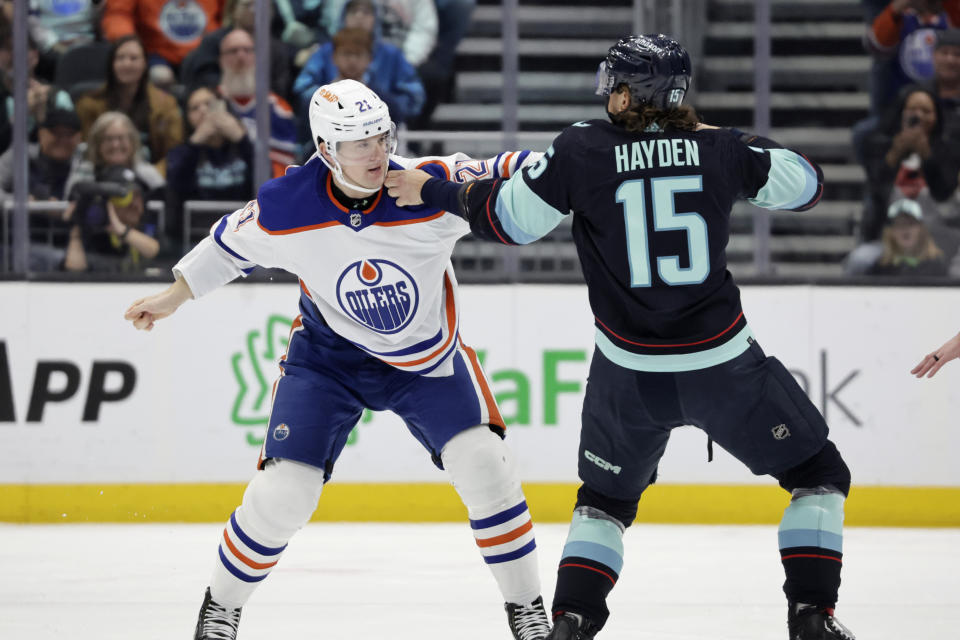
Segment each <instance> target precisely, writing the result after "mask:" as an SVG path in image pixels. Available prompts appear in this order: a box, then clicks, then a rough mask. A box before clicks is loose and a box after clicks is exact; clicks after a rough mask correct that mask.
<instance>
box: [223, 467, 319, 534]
mask: <svg viewBox="0 0 960 640" xmlns="http://www.w3.org/2000/svg"><path fill="white" fill-rule="evenodd" d="M322 491H323V470H322V469H318V468H317V467H312V466H310V465H308V464H303V463H301V462H294V461H293V460H284V459H276V458H275V459H273V460H270V461H268V462H267V465H266V466H265V467H264V469H263V470H262V471H259V472H257V475H256V476H254V478H253V480H251V481H250V484H249V485H247V490H246V492H245V493H244V494H243V504H242V505H241V506H240V508H239V509H237V520H238V522H240V524H241V527H242V528H243V529H244V530H248V531H249V532H250V533H251V534H252V535H256V536H257V537H258V538H259V539H260V540H262V541H263V542H267V541H273V542H278V543H282V544H286V541H287V540H289V539H290V537H291V536H293V534H294V533H296V532H297V530H298V529H300V528H301V527H303V525H305V524H306V523H307V522H308V521H309V520H310V516H311V515H312V514H313V512H314V511H315V510H316V508H317V501H318V500H320V493H321V492H322Z"/></svg>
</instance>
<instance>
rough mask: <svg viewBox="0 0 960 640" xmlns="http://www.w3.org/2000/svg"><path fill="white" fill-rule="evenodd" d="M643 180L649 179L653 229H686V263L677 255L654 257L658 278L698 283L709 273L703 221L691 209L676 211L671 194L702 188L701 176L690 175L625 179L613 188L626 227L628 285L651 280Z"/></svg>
mask: <svg viewBox="0 0 960 640" xmlns="http://www.w3.org/2000/svg"><path fill="white" fill-rule="evenodd" d="M647 182H649V183H650V190H651V191H650V193H651V201H652V202H653V230H654V232H657V231H680V230H683V231H686V232H687V247H688V249H689V251H690V260H689V263H688V264H689V266H688V267H681V266H680V256H659V257H657V273H658V274H659V275H660V279H661V280H663V281H664V282H665V283H667V284H668V285H670V286H680V285H690V284H700V283H701V282H703V281H704V280H706V279H707V276H708V275H709V274H710V247H709V246H708V242H707V223H706V221H704V219H703V218H702V217H700V214H698V213H696V212H694V211H690V212H683V213H678V212H677V211H676V203H675V201H674V197H673V196H674V194H676V193H683V192H690V191H703V176H699V175H694V176H677V177H673V178H650V179H649V180H645V179H639V180H627V181H626V182H624V183H623V184H621V185H620V186H619V187H618V188H617V202H619V203H622V204H623V218H624V224H625V225H626V231H627V260H628V262H629V263H630V286H632V287H649V286H650V285H652V284H653V276H652V274H651V268H652V267H651V264H650V240H649V238H647V210H646V209H647V206H646V199H645V198H644V191H645V189H646V188H647V187H646V183H647Z"/></svg>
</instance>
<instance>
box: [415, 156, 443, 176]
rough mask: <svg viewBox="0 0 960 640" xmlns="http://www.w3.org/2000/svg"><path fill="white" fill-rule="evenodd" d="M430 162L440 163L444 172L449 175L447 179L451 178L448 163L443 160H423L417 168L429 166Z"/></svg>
mask: <svg viewBox="0 0 960 640" xmlns="http://www.w3.org/2000/svg"><path fill="white" fill-rule="evenodd" d="M428 164H436V165H440V166H441V167H442V168H443V173H444V174H445V175H446V176H447V180H449V179H450V168H449V167H447V165H446V164H444V163H443V162H440V161H439V160H424V161H423V162H421V163H420V164H418V165H417V166H416V168H417V169H420V168H421V167H425V166H427V165H428Z"/></svg>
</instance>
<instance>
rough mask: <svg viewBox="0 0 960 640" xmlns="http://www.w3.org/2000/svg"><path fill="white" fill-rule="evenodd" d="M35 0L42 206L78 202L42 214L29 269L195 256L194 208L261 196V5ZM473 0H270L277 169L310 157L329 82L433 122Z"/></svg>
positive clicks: (9, 5) (401, 114)
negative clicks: (188, 215) (316, 99)
mask: <svg viewBox="0 0 960 640" xmlns="http://www.w3.org/2000/svg"><path fill="white" fill-rule="evenodd" d="M14 1H17V2H19V1H21V0H0V204H2V202H3V201H5V200H8V199H9V198H10V197H11V195H12V191H13V167H14V162H13V156H12V153H13V150H12V148H11V145H12V138H13V135H12V127H13V122H14V120H13V116H14V113H13V112H14V101H13V73H14V65H13V53H12V49H13V31H12V28H13V13H14V9H13V5H14ZM23 1H25V2H28V22H29V33H28V36H27V39H28V47H29V61H28V69H29V87H28V91H27V104H28V108H29V113H28V114H27V118H28V134H27V135H28V191H29V198H30V200H31V201H52V202H67V203H68V204H67V205H66V206H65V207H61V209H63V210H62V211H57V212H56V214H55V215H56V218H55V219H53V220H52V221H51V219H49V218H48V219H47V220H45V221H44V222H43V224H40V222H39V220H35V218H38V216H39V215H42V214H37V215H31V218H30V233H31V247H30V252H29V257H30V259H29V268H30V269H31V270H34V271H43V270H67V271H88V270H90V271H109V272H118V271H119V272H130V271H139V270H141V269H143V268H144V266H145V265H148V264H150V261H151V260H152V259H157V258H159V259H161V260H162V259H164V258H167V259H171V260H172V259H175V258H176V257H177V256H179V255H180V253H181V252H182V251H183V250H184V246H183V237H184V236H183V227H184V203H185V202H187V201H191V200H216V201H234V202H237V201H245V200H249V199H250V198H251V197H253V196H254V193H255V187H254V177H253V167H254V143H255V141H256V140H257V135H258V131H257V123H256V82H255V76H256V47H255V43H254V35H255V29H254V26H255V10H256V2H255V0H192V1H191V2H179V1H175V0H75V1H72V2H54V1H51V0H23ZM475 5H476V0H272V2H270V16H271V22H270V44H269V47H270V93H269V101H270V131H269V133H268V134H267V137H268V141H269V142H268V148H269V155H270V161H271V165H272V173H273V175H274V176H279V175H282V174H283V172H284V170H285V168H286V166H287V165H289V164H292V163H298V162H303V161H305V160H306V159H307V158H309V156H310V155H311V154H312V152H313V150H314V144H313V142H312V141H311V140H310V133H309V127H308V126H306V125H305V123H306V122H307V118H306V112H307V108H308V105H309V98H310V96H311V95H312V93H313V91H314V90H315V89H316V88H317V87H319V86H320V85H322V84H326V83H329V82H333V81H335V80H339V79H343V78H352V79H356V80H360V81H361V82H364V83H365V84H367V85H369V86H370V87H372V88H373V89H374V90H375V91H376V92H377V93H378V94H379V95H380V96H381V97H383V99H384V100H385V102H386V103H387V104H388V105H389V107H390V111H391V115H392V116H393V118H394V120H395V121H396V122H397V124H398V125H399V124H403V123H405V124H406V125H407V126H410V127H418V128H422V127H426V126H428V125H429V117H430V114H431V112H432V110H433V108H434V107H435V106H436V104H437V103H438V102H439V101H441V100H443V99H445V98H446V97H448V96H449V95H450V94H451V91H452V85H453V70H454V64H453V56H454V53H455V50H456V47H457V44H458V43H459V41H460V39H462V38H463V36H464V35H465V34H466V31H467V29H468V27H469V24H470V17H471V14H472V11H473V8H474V6H475ZM151 201H154V202H155V201H160V202H162V203H163V207H162V212H163V213H162V215H161V216H159V217H158V215H157V212H156V208H155V207H150V206H148V203H149V202H151ZM35 222H37V224H36V225H35ZM161 222H162V223H163V224H162V225H161ZM56 224H59V225H60V227H61V229H60V231H61V233H60V234H59V235H57V236H56V239H55V240H54V241H53V242H52V243H51V242H50V238H51V237H53V236H51V234H50V233H49V230H50V227H51V225H56ZM35 227H36V228H35ZM0 251H2V248H0ZM0 258H2V254H0Z"/></svg>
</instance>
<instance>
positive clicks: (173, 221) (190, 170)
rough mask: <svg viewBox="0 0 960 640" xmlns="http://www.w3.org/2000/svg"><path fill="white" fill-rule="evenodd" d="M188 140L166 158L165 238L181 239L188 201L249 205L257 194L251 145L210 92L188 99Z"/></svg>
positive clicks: (195, 91) (193, 94)
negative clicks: (235, 201)
mask: <svg viewBox="0 0 960 640" xmlns="http://www.w3.org/2000/svg"><path fill="white" fill-rule="evenodd" d="M185 111H186V114H187V139H186V140H185V141H184V142H183V144H180V145H178V146H176V147H174V148H173V149H172V150H171V151H170V155H169V156H168V157H167V184H168V187H169V188H168V189H167V197H166V202H167V233H168V234H169V237H170V238H172V239H180V238H182V237H183V236H182V229H183V203H184V202H186V201H187V200H244V201H245V200H249V199H250V198H252V197H253V195H254V190H253V142H252V141H251V140H250V136H249V134H248V132H247V128H246V127H244V126H243V124H242V123H241V122H240V120H239V119H237V118H235V117H234V116H233V115H232V114H231V113H230V112H229V111H228V110H227V106H226V103H224V101H223V100H222V99H221V98H219V97H218V96H217V94H216V92H215V90H214V89H213V88H212V87H197V88H195V89H193V90H192V91H191V92H190V94H189V96H188V97H187V103H186V109H185Z"/></svg>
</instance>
